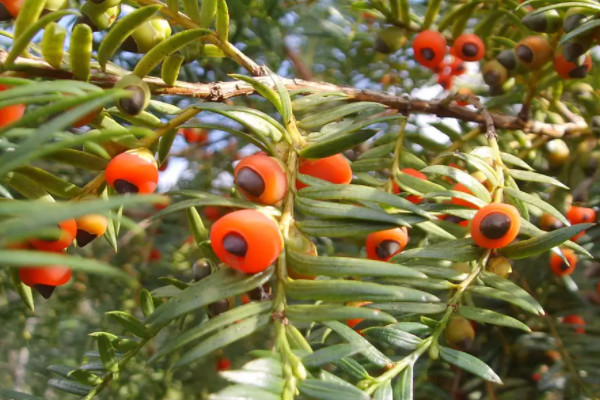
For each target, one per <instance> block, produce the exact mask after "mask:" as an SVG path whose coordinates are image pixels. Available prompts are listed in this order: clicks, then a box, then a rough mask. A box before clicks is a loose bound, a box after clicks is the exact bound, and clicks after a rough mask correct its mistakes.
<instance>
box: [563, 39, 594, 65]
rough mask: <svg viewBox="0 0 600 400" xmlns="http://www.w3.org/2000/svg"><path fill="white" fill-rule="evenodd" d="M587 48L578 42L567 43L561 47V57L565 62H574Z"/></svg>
mask: <svg viewBox="0 0 600 400" xmlns="http://www.w3.org/2000/svg"><path fill="white" fill-rule="evenodd" d="M588 48H589V47H586V46H584V45H583V44H581V43H579V42H567V43H566V44H565V45H564V46H563V56H564V57H565V59H566V60H567V61H570V62H575V61H576V60H577V57H579V56H580V55H582V54H584V53H585V52H586V51H587V50H588Z"/></svg>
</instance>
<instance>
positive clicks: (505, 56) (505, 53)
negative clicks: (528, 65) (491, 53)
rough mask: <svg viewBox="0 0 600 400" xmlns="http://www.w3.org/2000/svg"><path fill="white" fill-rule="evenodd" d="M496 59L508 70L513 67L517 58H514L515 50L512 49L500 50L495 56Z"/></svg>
mask: <svg viewBox="0 0 600 400" xmlns="http://www.w3.org/2000/svg"><path fill="white" fill-rule="evenodd" d="M496 60H498V62H499V63H500V64H502V66H503V67H504V68H506V69H508V70H512V69H515V68H516V66H517V59H516V58H515V52H514V51H513V49H508V50H502V51H501V52H500V53H498V55H497V56H496Z"/></svg>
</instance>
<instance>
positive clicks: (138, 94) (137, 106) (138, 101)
mask: <svg viewBox="0 0 600 400" xmlns="http://www.w3.org/2000/svg"><path fill="white" fill-rule="evenodd" d="M123 89H125V90H128V91H130V92H131V96H130V97H126V98H124V99H121V100H119V104H120V105H121V109H122V110H123V111H124V112H125V113H127V114H129V115H137V114H139V113H140V112H142V109H143V108H144V103H145V100H146V93H145V92H144V89H142V88H141V87H139V86H137V85H129V86H125V87H124V88H123Z"/></svg>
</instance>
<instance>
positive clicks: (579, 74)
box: [569, 65, 588, 79]
mask: <svg viewBox="0 0 600 400" xmlns="http://www.w3.org/2000/svg"><path fill="white" fill-rule="evenodd" d="M587 74H588V67H587V66H586V65H580V66H579V67H575V68H573V69H572V70H570V71H569V76H570V77H571V78H576V79H581V78H585V77H586V76H587Z"/></svg>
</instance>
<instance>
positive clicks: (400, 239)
mask: <svg viewBox="0 0 600 400" xmlns="http://www.w3.org/2000/svg"><path fill="white" fill-rule="evenodd" d="M407 243H408V233H407V231H406V228H392V229H387V230H384V231H377V232H373V233H371V234H369V236H367V242H366V247H367V257H368V258H369V259H371V260H379V261H387V260H389V259H390V258H392V257H393V256H394V255H396V254H398V253H400V252H401V251H402V250H403V249H404V247H406V244H407Z"/></svg>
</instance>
